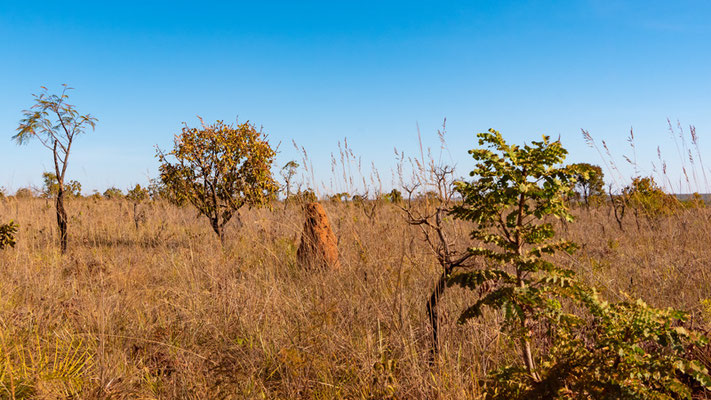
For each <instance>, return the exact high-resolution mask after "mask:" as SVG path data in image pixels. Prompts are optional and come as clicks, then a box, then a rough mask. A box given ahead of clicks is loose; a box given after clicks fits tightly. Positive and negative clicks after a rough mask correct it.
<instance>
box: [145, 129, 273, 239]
mask: <svg viewBox="0 0 711 400" xmlns="http://www.w3.org/2000/svg"><path fill="white" fill-rule="evenodd" d="M201 122H202V120H201ZM174 145H175V147H174V149H173V151H171V152H170V153H168V154H164V153H163V152H162V151H161V150H160V149H158V150H157V157H158V159H159V160H160V163H161V166H160V176H161V180H162V181H163V182H164V183H165V185H166V186H167V187H168V188H169V189H170V191H171V192H173V194H174V195H175V196H176V197H177V198H179V199H184V200H186V201H188V202H190V203H191V204H192V205H193V206H195V208H197V210H198V212H199V213H200V214H202V215H204V216H206V217H207V218H208V219H209V220H210V225H211V226H212V229H213V230H214V231H215V234H217V236H218V237H219V238H220V241H221V242H222V243H223V244H224V228H225V225H226V224H227V222H229V221H230V219H231V218H232V217H233V216H234V214H235V212H237V211H238V210H239V209H240V208H241V207H243V206H245V205H247V206H248V207H261V206H265V205H268V204H269V202H270V201H271V200H272V199H274V197H275V195H276V192H277V190H278V185H277V183H276V182H275V181H274V179H273V178H272V174H271V165H272V162H273V161H274V156H275V152H274V150H272V148H271V147H270V146H269V142H268V141H267V137H266V135H265V134H264V133H262V131H258V130H257V129H256V128H255V126H254V125H252V124H250V123H249V122H245V123H242V124H239V125H237V126H232V125H227V124H224V123H223V122H222V121H217V122H215V123H214V124H212V125H206V124H204V123H202V126H201V127H200V128H191V127H188V126H187V125H185V126H184V127H183V129H182V132H181V133H180V134H179V135H176V137H175V142H174ZM170 156H172V158H174V160H175V161H174V162H172V163H171V162H170V161H169V158H170Z"/></svg>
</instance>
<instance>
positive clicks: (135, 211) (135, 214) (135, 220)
mask: <svg viewBox="0 0 711 400" xmlns="http://www.w3.org/2000/svg"><path fill="white" fill-rule="evenodd" d="M138 219H139V218H138V203H133V223H134V224H135V225H136V230H138Z"/></svg>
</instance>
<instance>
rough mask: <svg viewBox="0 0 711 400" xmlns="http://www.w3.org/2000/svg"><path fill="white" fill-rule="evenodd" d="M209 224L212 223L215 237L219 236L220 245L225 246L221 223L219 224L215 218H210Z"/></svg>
mask: <svg viewBox="0 0 711 400" xmlns="http://www.w3.org/2000/svg"><path fill="white" fill-rule="evenodd" d="M210 225H212V230H213V231H215V234H217V237H219V238H220V244H221V245H222V247H224V246H225V229H224V227H223V226H222V225H220V222H219V221H218V220H217V219H211V220H210Z"/></svg>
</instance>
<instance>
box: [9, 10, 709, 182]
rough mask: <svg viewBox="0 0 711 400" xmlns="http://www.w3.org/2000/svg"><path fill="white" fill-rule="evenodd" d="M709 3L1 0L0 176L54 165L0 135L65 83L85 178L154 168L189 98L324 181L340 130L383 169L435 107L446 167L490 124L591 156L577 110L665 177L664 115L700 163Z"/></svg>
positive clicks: (188, 112) (462, 161)
mask: <svg viewBox="0 0 711 400" xmlns="http://www.w3.org/2000/svg"><path fill="white" fill-rule="evenodd" d="M710 20H711V2H709V1H706V0H697V1H688V0H679V1H615V0H583V1H548V2H545V1H513V2H504V1H471V2H444V1H436V2H435V1H432V2H417V1H372V2H369V1H323V2H316V1H301V2H296V1H284V2H278V1H262V2H254V1H250V2H212V1H202V2H182V1H170V2H168V1H166V2H150V1H140V2H139V1H122V2H104V1H93V2H89V1H86V2H77V1H61V2H57V1H52V2H42V1H34V2H26V1H12V0H3V1H2V2H0V54H2V62H0V77H1V79H2V92H1V94H0V186H4V187H6V188H7V189H9V190H10V191H14V190H15V189H17V188H19V187H22V186H27V185H30V184H34V185H37V186H39V185H40V184H41V173H42V171H44V170H50V169H51V166H52V164H51V158H50V154H48V152H47V151H46V149H44V148H42V147H41V146H39V145H37V144H35V145H29V146H22V147H18V146H16V145H15V144H14V143H13V142H11V140H10V137H11V136H12V135H13V134H14V131H15V129H16V127H17V124H18V121H19V120H20V118H21V111H22V110H23V109H25V108H27V107H29V106H30V105H31V104H32V97H31V94H32V93H36V92H38V91H39V87H40V86H41V85H44V86H48V87H49V88H50V89H51V90H52V91H58V90H59V89H60V85H61V84H62V83H67V84H69V85H70V86H72V87H74V88H76V90H75V91H74V92H73V93H72V95H71V99H72V102H73V103H74V104H75V105H76V106H77V107H78V108H79V110H80V111H82V112H85V113H91V114H93V115H94V116H96V117H97V118H98V119H99V122H98V124H97V127H96V131H95V132H92V133H90V134H88V135H86V136H83V137H81V138H79V139H78V141H77V143H76V147H75V149H74V153H73V154H72V156H71V159H70V166H69V172H68V178H70V179H77V180H79V181H81V182H82V183H83V185H84V192H85V193H90V192H91V190H93V189H98V190H100V191H103V190H104V189H105V188H107V187H109V186H117V187H119V188H123V189H125V188H127V187H128V186H130V185H132V184H135V183H142V184H143V183H145V182H146V181H147V179H148V177H152V176H155V175H156V171H157V161H156V160H155V158H154V154H155V150H154V146H155V145H156V144H157V145H159V146H161V147H162V148H164V149H167V148H169V147H170V146H171V144H172V137H173V135H174V134H175V133H177V132H178V131H179V130H180V127H181V123H182V122H183V121H185V122H188V123H189V124H197V122H198V121H197V118H196V117H195V116H196V115H201V116H202V117H204V118H205V119H206V120H208V121H211V120H215V119H224V120H228V121H232V120H234V119H235V118H236V117H237V116H239V117H240V120H245V119H249V120H250V121H252V122H254V123H256V124H257V125H262V126H263V127H264V130H265V131H266V132H268V133H269V135H270V139H271V141H272V143H274V144H276V143H278V142H281V146H280V151H281V152H280V154H279V157H278V160H277V162H278V164H279V165H283V164H284V163H285V162H286V161H288V160H289V159H297V160H299V161H300V156H299V154H298V153H297V152H296V150H294V148H293V145H292V144H291V141H292V139H293V140H294V141H296V143H297V144H299V145H300V146H304V147H305V148H306V150H307V151H308V153H309V156H310V158H311V160H312V163H313V166H314V168H315V169H316V179H317V180H318V181H323V182H325V183H326V186H328V185H329V183H328V182H329V180H330V179H331V164H330V160H331V153H337V152H338V142H339V140H340V141H342V140H343V138H345V137H347V138H348V142H349V145H350V146H351V147H352V149H353V151H354V153H355V154H356V155H359V156H361V157H362V160H363V161H362V162H363V169H364V170H365V169H367V170H369V169H370V167H369V165H370V164H371V162H372V163H375V165H376V167H377V168H378V169H379V170H380V174H381V177H382V179H383V181H384V184H385V186H390V184H391V181H392V179H391V176H392V174H391V169H392V168H393V166H394V164H395V161H394V159H395V157H394V154H393V148H394V147H397V148H398V149H399V150H404V151H405V153H406V154H409V155H416V154H417V153H418V152H419V151H418V145H417V125H418V124H419V127H420V130H421V132H422V135H423V139H424V140H425V142H426V145H431V146H433V147H437V144H438V140H437V135H436V130H437V128H438V127H439V126H440V125H441V123H442V120H443V118H445V117H446V118H447V125H448V142H449V147H450V154H451V161H452V162H453V163H456V164H457V167H458V171H459V173H460V175H465V174H466V173H467V172H468V171H469V170H470V168H471V161H470V159H469V158H468V155H467V154H466V150H467V149H469V148H471V147H472V146H473V145H474V134H475V133H476V132H479V131H483V130H486V129H488V128H490V127H491V128H496V129H498V130H500V131H502V133H503V134H504V136H505V137H506V138H508V139H509V140H510V141H512V142H518V143H522V142H524V141H530V140H536V139H538V138H539V137H540V135H541V134H544V133H545V134H549V135H552V136H555V137H557V136H559V135H560V137H561V138H562V140H563V143H564V145H565V146H566V147H567V148H568V149H569V150H570V153H571V155H570V158H569V160H570V161H587V162H593V163H601V160H600V157H599V156H598V154H597V153H596V152H595V151H594V150H592V149H589V148H588V147H586V146H585V143H584V142H583V139H582V137H581V134H580V129H581V128H585V129H588V130H589V131H590V132H591V134H592V135H593V136H595V137H596V138H597V139H600V140H602V139H604V140H606V141H607V142H608V144H609V145H610V147H611V150H612V151H613V153H615V156H616V159H617V161H618V163H619V164H624V162H623V161H622V158H621V155H622V154H623V153H627V154H629V151H627V149H628V146H627V144H626V142H625V137H626V136H627V135H628V132H629V129H630V127H634V129H635V135H636V138H637V145H638V149H637V156H638V161H639V163H640V164H641V166H642V167H643V168H644V170H645V171H646V172H647V173H651V162H652V161H654V160H656V158H657V154H656V153H657V152H656V148H657V146H661V150H662V153H663V156H664V158H666V159H667V160H668V162H669V165H670V172H671V174H673V175H675V176H678V174H679V168H678V164H679V156H678V153H677V151H676V149H675V147H674V142H673V141H672V140H671V139H670V136H669V133H668V131H667V126H666V118H671V119H672V120H677V119H679V120H680V121H681V122H682V124H685V125H688V124H694V125H695V126H696V127H697V131H698V134H699V136H700V143H701V147H702V152H704V153H706V155H707V156H708V160H707V165H708V166H711V151H710V150H711V63H710V61H711V51H710V50H711V24H709V22H708V21H710ZM3 136H4V138H3ZM447 157H449V155H447ZM366 167H367V168H366ZM366 173H367V172H366ZM321 189H322V188H321ZM700 189H701V190H703V189H704V188H700ZM322 191H323V190H322Z"/></svg>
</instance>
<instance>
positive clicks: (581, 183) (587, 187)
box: [568, 163, 605, 208]
mask: <svg viewBox="0 0 711 400" xmlns="http://www.w3.org/2000/svg"><path fill="white" fill-rule="evenodd" d="M568 168H569V169H570V171H571V172H572V173H573V177H574V178H575V191H576V192H577V193H578V194H579V195H580V198H582V200H583V202H584V203H585V207H586V208H590V199H591V198H595V197H600V196H604V195H605V181H604V176H605V175H604V174H603V172H602V168H600V166H598V165H592V164H588V163H577V164H571V165H570V166H569V167H568Z"/></svg>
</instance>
